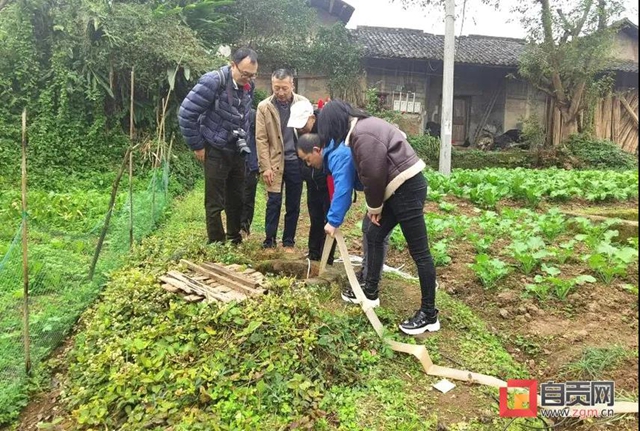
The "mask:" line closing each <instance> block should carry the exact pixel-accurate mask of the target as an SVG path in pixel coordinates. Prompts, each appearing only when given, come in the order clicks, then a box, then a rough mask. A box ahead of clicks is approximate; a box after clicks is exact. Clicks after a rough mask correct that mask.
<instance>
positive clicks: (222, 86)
mask: <svg viewBox="0 0 640 431" xmlns="http://www.w3.org/2000/svg"><path fill="white" fill-rule="evenodd" d="M216 73H217V74H218V78H220V85H219V86H218V93H217V94H216V100H215V102H213V109H214V110H215V111H217V110H218V106H219V99H220V94H221V93H222V92H223V91H224V89H225V88H226V87H227V77H226V76H225V74H224V72H222V69H218V70H216Z"/></svg>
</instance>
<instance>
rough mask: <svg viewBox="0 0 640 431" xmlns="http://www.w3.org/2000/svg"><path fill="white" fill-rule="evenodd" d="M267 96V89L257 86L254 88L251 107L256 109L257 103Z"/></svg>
mask: <svg viewBox="0 0 640 431" xmlns="http://www.w3.org/2000/svg"><path fill="white" fill-rule="evenodd" d="M267 97H269V94H268V93H267V90H261V89H259V88H256V89H255V90H254V91H253V108H254V109H258V103H260V102H262V101H263V100H264V99H266V98H267Z"/></svg>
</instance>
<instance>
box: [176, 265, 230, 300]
mask: <svg viewBox="0 0 640 431" xmlns="http://www.w3.org/2000/svg"><path fill="white" fill-rule="evenodd" d="M168 274H169V275H170V276H171V277H173V278H175V279H177V280H178V281H181V282H182V283H184V284H185V285H186V286H187V287H188V288H189V289H191V290H192V291H193V292H194V293H197V294H199V295H202V296H206V297H213V298H214V299H217V300H218V301H221V302H229V301H230V299H229V297H228V296H226V295H224V294H223V293H216V292H214V291H212V290H211V289H209V288H208V286H206V285H204V284H200V283H198V282H197V281H195V280H193V279H190V278H189V277H188V276H186V275H184V274H182V273H181V272H179V271H169V272H168ZM163 281H164V280H163Z"/></svg>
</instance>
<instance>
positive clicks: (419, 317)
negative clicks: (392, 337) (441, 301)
mask: <svg viewBox="0 0 640 431" xmlns="http://www.w3.org/2000/svg"><path fill="white" fill-rule="evenodd" d="M399 327H400V330H401V331H402V332H404V333H405V334H409V335H418V334H422V333H424V332H427V331H429V332H436V331H438V330H440V321H439V320H438V310H436V311H435V312H434V313H433V314H431V315H429V314H427V313H426V312H424V311H422V310H418V311H416V314H414V315H413V317H410V318H408V319H407V320H405V321H404V322H402V323H401V324H400V325H399Z"/></svg>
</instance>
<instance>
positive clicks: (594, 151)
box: [566, 134, 638, 169]
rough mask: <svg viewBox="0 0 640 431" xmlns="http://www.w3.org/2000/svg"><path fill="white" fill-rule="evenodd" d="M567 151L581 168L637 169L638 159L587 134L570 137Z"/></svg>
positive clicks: (607, 142) (612, 144)
mask: <svg viewBox="0 0 640 431" xmlns="http://www.w3.org/2000/svg"><path fill="white" fill-rule="evenodd" d="M566 145H567V149H568V150H569V151H570V153H571V154H572V155H573V156H574V157H576V158H577V159H578V161H579V162H580V167H581V168H595V169H635V168H637V167H638V159H637V158H636V157H634V156H633V155H631V154H629V153H626V152H624V151H622V149H620V147H618V146H617V145H616V144H614V143H613V142H611V141H606V140H601V139H597V138H594V137H591V136H588V135H586V134H575V135H571V136H570V137H569V140H568V141H567V144H566Z"/></svg>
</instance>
